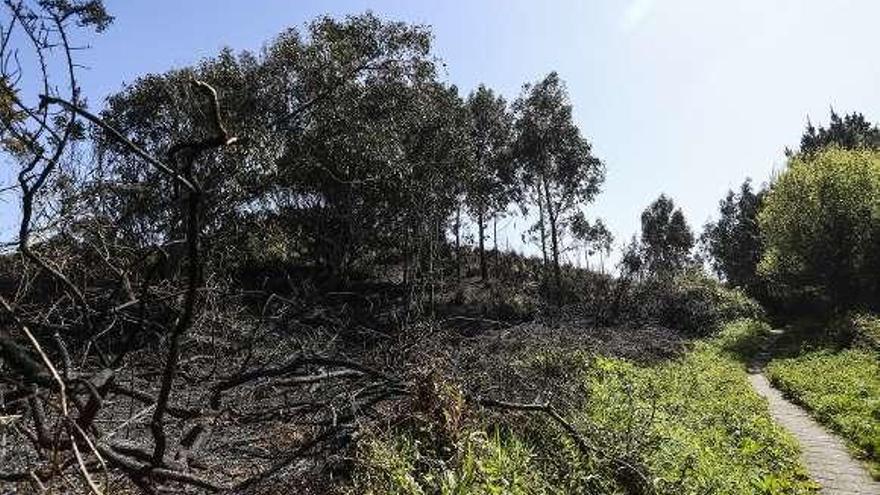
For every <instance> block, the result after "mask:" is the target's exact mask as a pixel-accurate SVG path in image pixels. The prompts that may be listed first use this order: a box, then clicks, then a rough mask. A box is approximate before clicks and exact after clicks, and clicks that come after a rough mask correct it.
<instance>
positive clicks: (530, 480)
mask: <svg viewBox="0 0 880 495" xmlns="http://www.w3.org/2000/svg"><path fill="white" fill-rule="evenodd" d="M766 331H767V328H766V326H765V325H763V324H759V323H755V322H750V321H740V322H736V323H734V324H731V325H728V326H727V327H726V329H725V331H724V332H723V333H722V334H721V336H720V337H718V338H715V339H712V340H704V341H698V342H697V343H695V345H694V347H693V349H692V351H691V352H690V353H688V354H686V355H685V356H683V357H680V358H678V359H674V360H670V361H666V362H662V363H659V364H653V365H639V364H635V363H633V362H630V361H627V360H625V359H619V358H610V357H602V356H592V355H589V354H587V353H579V352H574V353H573V352H571V351H566V349H564V348H556V349H544V350H540V351H537V350H534V351H532V354H531V355H528V356H519V357H518V358H517V359H514V360H512V363H513V366H520V367H524V368H531V369H538V370H543V371H544V372H546V373H551V374H553V375H554V376H556V377H558V378H559V380H558V381H559V386H561V387H572V386H575V387H577V389H578V390H579V391H580V393H581V394H583V395H584V396H585V400H584V401H583V403H582V404H581V405H579V406H578V407H577V408H575V409H569V410H565V411H562V412H563V415H564V416H565V417H566V419H567V420H568V421H569V422H570V423H571V424H572V425H573V426H574V427H575V428H576V429H577V430H578V431H579V432H581V433H582V435H583V436H584V438H586V439H587V440H588V442H589V443H590V445H591V448H592V449H593V453H594V455H592V456H585V455H582V454H581V453H579V452H578V450H577V449H576V448H574V445H573V442H572V441H571V438H570V437H569V436H567V434H566V433H564V432H562V431H561V429H560V428H558V426H557V425H555V424H554V423H552V422H551V421H549V420H548V419H547V418H546V417H544V416H542V415H535V414H526V413H499V412H497V411H487V410H479V411H475V413H474V414H471V415H469V418H470V419H469V420H468V421H467V422H465V423H462V426H461V428H462V433H461V434H459V435H455V436H454V437H455V438H456V440H455V442H454V446H453V447H452V448H451V449H445V450H443V451H442V452H441V451H440V450H439V449H438V448H437V445H439V444H442V443H444V442H442V441H440V442H438V441H436V439H433V438H432V437H431V435H428V436H425V435H424V432H425V431H428V430H430V428H427V429H426V428H424V427H419V426H414V424H413V423H409V424H408V425H407V426H406V427H403V428H396V429H390V430H389V431H386V432H376V433H374V434H372V435H368V436H367V437H366V438H365V439H363V440H362V441H361V442H360V445H359V448H358V453H357V456H356V457H357V462H356V467H355V474H354V477H353V483H352V490H353V491H352V492H351V493H366V494H377V495H378V494H385V493H389V494H400V495H419V494H443V495H445V494H563V493H596V494H614V493H621V494H622V493H658V494H697V493H731V494H733V493H748V494H765V495H775V494H808V493H814V492H815V484H814V483H813V482H811V481H810V480H809V479H808V477H807V475H806V472H805V470H804V468H803V466H801V465H800V464H799V461H798V451H797V446H796V443H795V442H794V440H793V439H792V438H791V437H790V436H789V435H788V434H787V433H785V432H784V430H782V429H781V428H780V427H779V426H777V425H776V424H775V423H774V422H773V421H772V419H771V417H770V414H769V411H768V408H767V405H766V403H765V402H764V401H763V400H762V399H761V398H760V397H759V396H758V395H757V394H756V393H755V392H754V391H753V390H752V389H751V387H750V385H749V383H748V379H747V375H746V372H745V371H744V369H743V366H742V363H741V362H739V358H738V356H739V355H745V354H748V353H750V352H752V351H753V349H754V348H756V347H755V346H757V345H758V344H757V342H758V339H759V338H760V337H761V336H762V335H763V333H764V332H766ZM560 395H564V394H560ZM553 396H554V394H553V393H552V392H549V391H548V393H547V396H546V397H544V398H542V400H544V399H546V400H549V401H550V402H551V403H552V402H553ZM415 424H416V425H418V424H419V423H415ZM447 437H448V436H447ZM626 466H629V467H630V468H631V469H630V470H629V471H628V472H624V471H627V469H624V467H626ZM639 478H641V479H639Z"/></svg>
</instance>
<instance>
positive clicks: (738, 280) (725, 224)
mask: <svg viewBox="0 0 880 495" xmlns="http://www.w3.org/2000/svg"><path fill="white" fill-rule="evenodd" d="M765 194H766V191H765V190H759V191H757V192H755V191H754V190H753V189H752V183H751V180H748V179H747V180H746V181H745V182H743V184H742V186H740V189H739V192H734V191H728V193H727V196H726V197H725V198H724V199H723V200H721V201H720V202H719V218H718V220H717V221H715V222H710V223H707V224H706V226H705V228H704V231H703V234H702V236H701V237H700V241H701V244H702V245H703V247H704V249H705V250H706V252H707V253H708V254H709V257H710V259H711V263H712V268H713V269H714V270H715V272H716V273H717V274H718V275H719V276H721V277H723V278H724V279H725V280H726V281H727V282H728V283H729V284H731V285H733V286H738V287H743V288H745V289H747V290H752V289H755V288H756V287H757V284H758V275H757V268H758V262H759V261H760V259H761V254H762V244H761V232H760V228H759V225H758V212H759V210H760V207H761V202H762V200H763V198H764V195H765Z"/></svg>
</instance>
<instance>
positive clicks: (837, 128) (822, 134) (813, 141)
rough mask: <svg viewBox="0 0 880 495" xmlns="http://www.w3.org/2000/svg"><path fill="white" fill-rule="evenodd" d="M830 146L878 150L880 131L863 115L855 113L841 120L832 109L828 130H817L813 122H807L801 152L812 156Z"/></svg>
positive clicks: (802, 137)
mask: <svg viewBox="0 0 880 495" xmlns="http://www.w3.org/2000/svg"><path fill="white" fill-rule="evenodd" d="M830 146H837V147H840V148H846V149H858V148H872V149H877V148H878V147H880V129H877V126H876V125H871V123H870V122H868V121H867V120H865V116H864V115H862V114H861V113H858V112H853V113H851V114H847V115H844V117H843V118H842V119H841V118H840V115H838V114H837V112H835V111H834V109H833V108H832V109H831V122H830V123H829V124H828V128H827V129H826V128H825V127H822V126H819V129H818V130H817V129H816V127H815V126H813V123H812V122H809V121H807V128H806V130H805V131H804V134H803V136H801V148H800V152H801V153H803V154H811V153H816V152H817V151H820V150H822V149H824V148H827V147H830Z"/></svg>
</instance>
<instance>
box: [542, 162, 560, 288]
mask: <svg viewBox="0 0 880 495" xmlns="http://www.w3.org/2000/svg"><path fill="white" fill-rule="evenodd" d="M543 182H544V196H545V197H546V200H547V218H548V219H549V220H550V243H551V248H552V249H553V276H554V277H555V279H556V289H557V290H559V291H560V292H561V290H562V271H561V269H560V267H559V238H558V233H557V229H556V220H557V218H556V216H557V215H558V213H559V212H554V211H553V202H552V201H550V187H549V185H548V184H547V179H546V178H545V179H543Z"/></svg>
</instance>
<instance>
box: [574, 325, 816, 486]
mask: <svg viewBox="0 0 880 495" xmlns="http://www.w3.org/2000/svg"><path fill="white" fill-rule="evenodd" d="M762 330H763V328H762V327H761V326H760V325H757V326H756V324H753V323H745V322H741V323H737V324H735V325H733V326H728V328H727V329H726V330H725V332H724V333H723V334H722V337H720V338H718V339H715V340H711V341H702V342H698V343H697V344H696V345H695V348H694V350H693V351H692V352H691V353H689V354H688V355H686V356H685V357H683V358H681V359H679V360H677V361H674V362H670V363H666V364H663V365H660V366H654V367H637V366H634V365H632V364H629V363H627V362H623V361H618V360H605V359H600V360H599V361H598V362H597V366H596V368H595V372H594V376H595V378H594V380H593V396H592V397H591V398H592V401H591V404H592V407H591V408H590V411H589V414H590V418H591V419H592V420H593V421H595V422H596V423H597V424H599V425H601V426H603V427H604V428H608V429H611V430H614V431H616V432H617V434H618V444H619V445H620V444H622V445H626V444H627V443H628V442H637V443H639V444H640V445H639V446H638V451H639V452H640V454H641V455H642V456H643V461H644V463H645V464H646V465H647V466H648V468H649V470H650V472H651V476H652V477H653V479H654V480H655V485H656V488H657V489H658V491H659V492H660V493H754V494H795V493H814V491H815V484H814V483H813V482H811V481H809V479H808V478H807V474H806V471H805V469H804V468H803V466H801V465H800V463H799V461H798V460H797V459H798V450H797V445H796V443H795V441H794V440H793V439H792V438H791V437H790V436H789V435H788V434H787V433H786V432H785V431H784V430H782V429H781V428H780V427H779V426H778V425H776V424H775V423H774V422H773V420H772V419H771V417H770V414H769V411H768V408H767V405H766V403H765V402H764V401H763V400H762V399H761V398H760V397H759V396H758V395H757V394H756V393H755V392H754V391H753V390H752V388H751V386H750V384H749V383H748V378H747V375H746V373H745V371H744V369H743V366H742V364H741V363H740V362H738V360H737V358H736V356H735V355H732V354H731V352H730V351H729V348H731V347H733V348H734V349H737V352H745V351H746V350H747V349H749V348H752V347H753V346H755V345H756V343H755V342H756V341H757V337H755V335H756V334H758V333H759V331H762Z"/></svg>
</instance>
